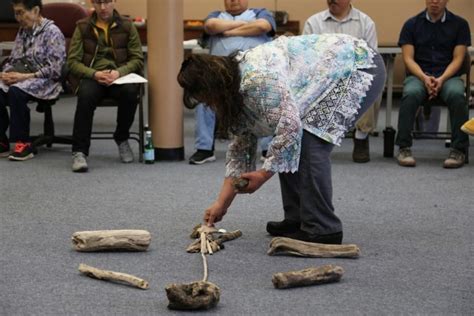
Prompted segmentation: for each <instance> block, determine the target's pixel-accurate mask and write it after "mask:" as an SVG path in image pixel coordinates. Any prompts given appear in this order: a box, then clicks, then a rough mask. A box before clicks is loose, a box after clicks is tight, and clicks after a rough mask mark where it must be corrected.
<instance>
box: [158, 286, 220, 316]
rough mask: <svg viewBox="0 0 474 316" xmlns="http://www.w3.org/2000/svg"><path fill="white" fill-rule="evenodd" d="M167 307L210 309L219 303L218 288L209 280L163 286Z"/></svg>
mask: <svg viewBox="0 0 474 316" xmlns="http://www.w3.org/2000/svg"><path fill="white" fill-rule="evenodd" d="M165 290H166V296H167V297H168V300H169V304H168V308H169V309H177V310H199V309H210V308H213V307H215V306H216V305H217V303H219V299H220V289H219V287H218V286H217V285H215V284H214V283H211V282H205V281H198V282H192V283H187V284H176V283H173V284H169V285H167V286H166V288H165Z"/></svg>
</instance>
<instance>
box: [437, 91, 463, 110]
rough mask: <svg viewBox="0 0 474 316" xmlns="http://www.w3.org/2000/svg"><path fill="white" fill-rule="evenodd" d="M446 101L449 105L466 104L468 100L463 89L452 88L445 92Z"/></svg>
mask: <svg viewBox="0 0 474 316" xmlns="http://www.w3.org/2000/svg"><path fill="white" fill-rule="evenodd" d="M443 99H444V101H445V103H446V104H448V106H450V105H453V106H466V107H467V100H466V97H465V95H464V90H462V89H450V90H447V91H446V93H445V94H444V98H443Z"/></svg>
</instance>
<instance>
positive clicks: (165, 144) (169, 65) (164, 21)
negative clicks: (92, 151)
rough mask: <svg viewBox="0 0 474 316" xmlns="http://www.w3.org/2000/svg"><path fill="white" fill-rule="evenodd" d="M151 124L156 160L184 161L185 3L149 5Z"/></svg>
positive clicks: (155, 0) (170, 0)
mask: <svg viewBox="0 0 474 316" xmlns="http://www.w3.org/2000/svg"><path fill="white" fill-rule="evenodd" d="M147 17H148V18H147V42H148V58H147V59H148V81H149V85H148V100H149V111H148V113H149V115H148V116H149V123H150V128H151V130H152V133H153V144H154V146H155V160H183V159H184V142H183V102H182V89H181V87H180V86H179V85H178V82H177V81H176V77H177V75H178V71H179V69H180V67H181V63H182V61H183V0H148V1H147Z"/></svg>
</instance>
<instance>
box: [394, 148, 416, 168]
mask: <svg viewBox="0 0 474 316" xmlns="http://www.w3.org/2000/svg"><path fill="white" fill-rule="evenodd" d="M397 160H398V164H399V165H400V166H403V167H414V166H416V161H415V158H413V155H412V154H411V149H410V147H405V148H400V152H399V153H398V157H397Z"/></svg>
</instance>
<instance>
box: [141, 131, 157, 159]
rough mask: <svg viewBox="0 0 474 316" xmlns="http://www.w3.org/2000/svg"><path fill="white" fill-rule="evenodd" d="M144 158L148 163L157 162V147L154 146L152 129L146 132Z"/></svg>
mask: <svg viewBox="0 0 474 316" xmlns="http://www.w3.org/2000/svg"><path fill="white" fill-rule="evenodd" d="M143 158H144V160H145V163H146V164H152V163H155V147H154V146H153V139H152V137H151V131H150V130H147V131H146V132H145V153H144V155H143Z"/></svg>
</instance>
